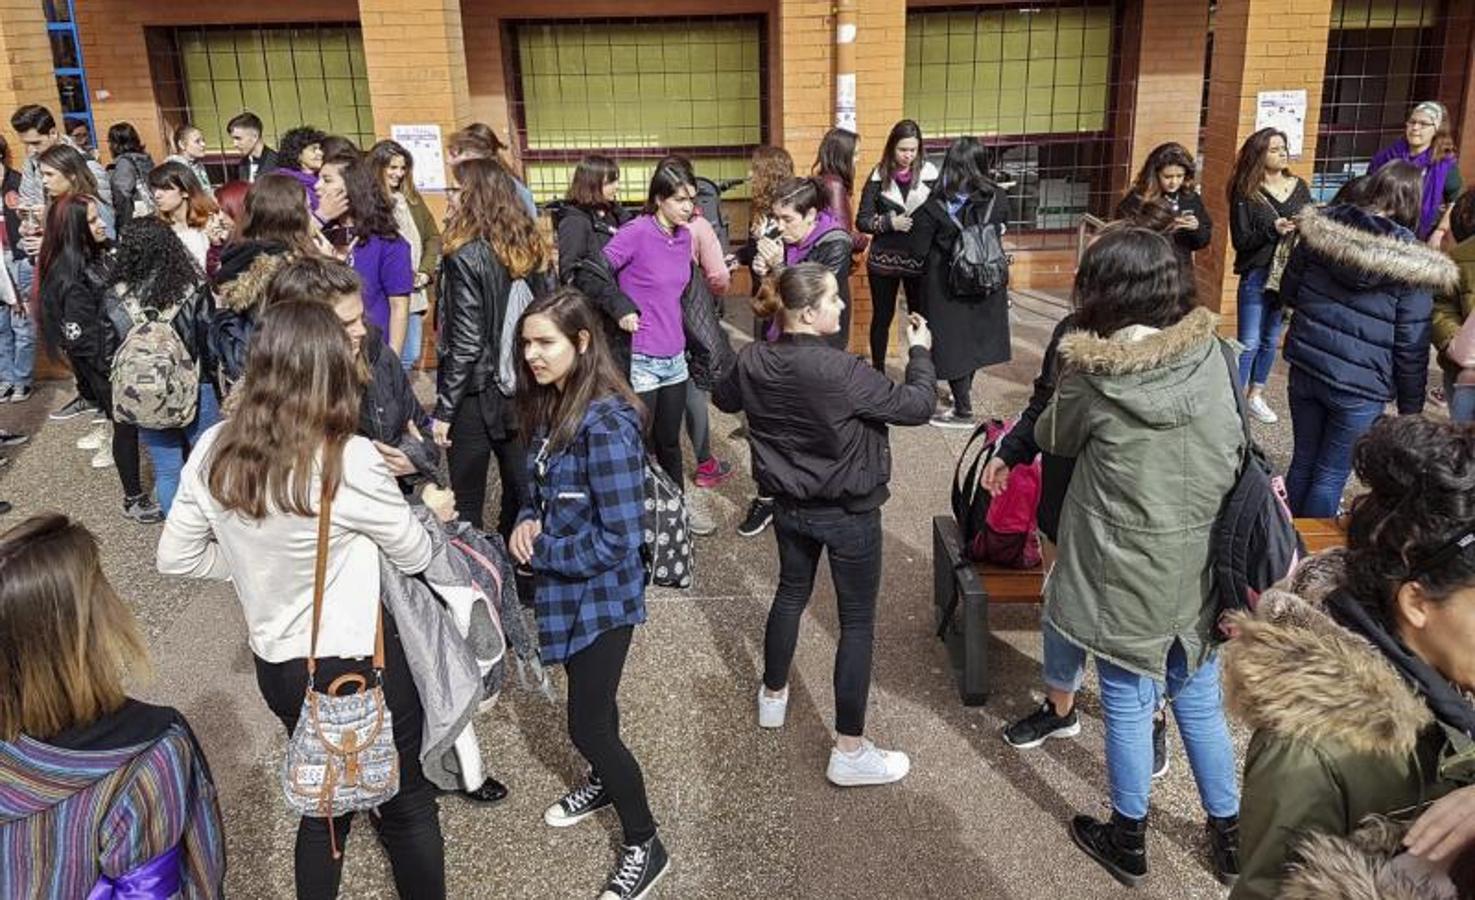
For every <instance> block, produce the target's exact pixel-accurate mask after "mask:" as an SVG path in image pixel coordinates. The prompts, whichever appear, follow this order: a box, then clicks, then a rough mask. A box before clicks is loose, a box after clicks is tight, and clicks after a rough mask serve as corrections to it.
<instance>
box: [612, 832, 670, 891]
mask: <svg viewBox="0 0 1475 900" xmlns="http://www.w3.org/2000/svg"><path fill="white" fill-rule="evenodd" d="M669 868H671V859H670V857H668V856H667V855H666V848H665V847H664V846H662V845H661V838H660V836H659V835H657V836H656V837H653V838H651V839H650V840H648V841H646V842H645V843H643V844H626V845H625V846H623V847H621V848H620V864H619V865H618V866H616V867H615V872H614V874H613V875H611V876H610V877H609V881H608V882H606V883H605V885H604V893H602V894H600V895H599V900H640V898H642V897H644V896H645V895H646V894H649V893H650V889H651V888H653V887H655V885H656V882H657V881H660V880H661V876H662V875H665V874H666V870H667V869H669Z"/></svg>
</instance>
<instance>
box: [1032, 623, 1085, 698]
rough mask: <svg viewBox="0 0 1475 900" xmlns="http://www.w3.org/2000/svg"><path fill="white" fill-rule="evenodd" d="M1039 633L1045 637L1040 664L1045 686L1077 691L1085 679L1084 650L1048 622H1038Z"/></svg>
mask: <svg viewBox="0 0 1475 900" xmlns="http://www.w3.org/2000/svg"><path fill="white" fill-rule="evenodd" d="M1040 635H1041V636H1042V637H1044V639H1045V659H1044V661H1043V662H1042V663H1041V664H1040V667H1041V668H1042V669H1044V676H1045V687H1047V688H1049V689H1050V690H1052V691H1061V692H1063V693H1067V694H1074V693H1075V692H1076V691H1079V690H1080V689H1081V682H1082V681H1084V680H1085V679H1086V651H1084V650H1082V649H1081V648H1080V647H1078V646H1076V645H1075V644H1072V643H1071V642H1070V641H1068V640H1066V639H1065V638H1064V637H1062V636H1061V634H1060V632H1059V631H1056V630H1055V626H1054V625H1051V624H1050V623H1049V622H1041V623H1040Z"/></svg>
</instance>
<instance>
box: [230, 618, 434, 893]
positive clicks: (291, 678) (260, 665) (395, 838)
mask: <svg viewBox="0 0 1475 900" xmlns="http://www.w3.org/2000/svg"><path fill="white" fill-rule="evenodd" d="M371 671H372V667H371V665H370V661H369V660H368V659H339V658H336V657H335V658H331V659H319V660H318V672H317V683H318V684H319V685H324V686H325V685H327V684H329V683H331V682H332V681H333V679H335V678H337V677H338V676H339V675H342V674H344V673H345V672H361V673H364V674H368V673H370V672H371ZM256 684H257V686H259V687H260V688H261V696H262V697H263V698H265V700H266V705H267V706H268V707H270V708H271V711H272V712H273V713H276V716H277V718H278V719H281V720H282V725H284V726H285V727H286V729H287V734H289V735H290V734H291V733H292V729H294V728H296V727H297V719H298V716H299V715H300V714H301V711H302V698H303V692H304V691H305V690H306V689H307V660H305V659H293V660H288V661H287V662H283V663H269V662H266V661H265V660H262V659H261V658H260V657H257V658H256ZM384 697H385V700H386V701H387V702H388V704H389V712H390V714H391V715H392V716H393V720H394V745H395V749H397V750H398V751H399V793H397V794H395V795H394V798H393V799H392V800H390V801H389V802H388V803H385V804H384V805H383V806H381V807H379V809H378V810H377V813H378V814H377V815H374V814H371V815H370V817H369V821H370V822H371V823H372V824H373V825H374V827H375V829H376V830H377V831H378V832H379V842H380V843H381V844H383V845H384V849H385V850H386V851H387V852H388V853H389V865H390V868H391V869H393V871H394V885H395V888H396V890H398V892H399V896H400V897H401V898H405V900H442V898H444V897H445V896H446V846H445V839H444V838H443V837H442V836H441V831H440V814H439V809H438V807H437V806H436V799H435V798H436V793H437V792H436V790H435V786H434V785H432V784H431V783H430V782H429V781H427V780H426V778H425V773H424V772H423V771H422V770H421V769H420V733H421V730H422V728H423V721H424V717H425V712H424V710H423V709H422V708H421V706H420V694H419V692H418V691H416V690H415V682H414V680H413V679H412V678H411V677H410V667H409V664H408V663H407V662H406V661H405V651H404V647H402V646H401V645H400V639H399V630H398V629H397V628H396V627H395V625H394V620H393V619H392V618H390V616H389V614H388V613H385V615H384ZM352 821H353V816H352V815H351V814H350V815H343V816H338V817H337V818H335V819H333V830H334V832H336V834H337V836H338V846H339V847H340V848H342V849H346V848H347V846H348V832H349V825H350V823H351V822H352ZM295 867H296V871H297V896H298V898H299V900H332V898H334V897H337V896H338V883H339V881H341V880H342V878H343V858H342V857H341V856H340V857H339V858H338V859H336V860H335V859H333V850H332V845H331V843H330V839H329V836H328V820H327V819H320V818H316V817H312V816H303V817H302V819H301V820H300V821H299V822H298V824H297V848H296V860H295Z"/></svg>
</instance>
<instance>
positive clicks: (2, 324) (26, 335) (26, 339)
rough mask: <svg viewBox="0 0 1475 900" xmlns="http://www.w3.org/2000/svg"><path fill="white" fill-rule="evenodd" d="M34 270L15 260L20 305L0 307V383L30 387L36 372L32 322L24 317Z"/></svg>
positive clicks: (34, 331) (30, 318)
mask: <svg viewBox="0 0 1475 900" xmlns="http://www.w3.org/2000/svg"><path fill="white" fill-rule="evenodd" d="M34 278H35V269H34V268H33V267H32V265H31V261H30V260H16V262H15V280H16V291H17V293H18V294H19V299H20V302H21V304H22V305H21V306H20V307H19V308H17V307H11V306H0V384H11V385H15V386H16V387H30V386H31V379H32V377H33V376H34V375H35V369H36V320H35V319H34V318H32V317H31V316H29V315H25V314H24V310H25V306H24V304H25V303H27V302H28V300H29V299H30V296H31V283H32V281H33V279H34Z"/></svg>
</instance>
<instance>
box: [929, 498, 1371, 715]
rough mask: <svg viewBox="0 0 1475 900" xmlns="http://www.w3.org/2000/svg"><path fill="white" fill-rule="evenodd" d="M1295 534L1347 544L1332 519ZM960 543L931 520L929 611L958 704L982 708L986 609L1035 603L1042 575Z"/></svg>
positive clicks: (1312, 547)
mask: <svg viewBox="0 0 1475 900" xmlns="http://www.w3.org/2000/svg"><path fill="white" fill-rule="evenodd" d="M1296 529H1297V530H1298V531H1300V532H1301V537H1302V538H1303V539H1304V540H1305V542H1306V549H1307V550H1308V551H1309V552H1312V553H1316V552H1319V551H1321V550H1326V549H1328V548H1330V547H1340V546H1341V545H1342V544H1343V542H1344V541H1345V539H1346V536H1345V535H1344V534H1343V532H1342V529H1341V527H1340V526H1339V525H1338V524H1337V521H1336V520H1335V519H1297V520H1296ZM962 540H963V538H962V535H961V533H960V532H959V531H958V523H957V522H956V521H954V519H953V517H952V516H937V517H935V518H934V519H933V520H932V595H933V596H932V600H933V607H934V609H933V612H934V614H935V618H936V621H937V624H938V636H939V637H940V638H941V639H942V641H943V643H944V644H945V645H946V647H947V652H948V657H949V660H950V661H951V662H952V667H953V673H954V675H955V676H956V678H957V681H958V694H959V695H960V696H961V698H962V700H963V705H964V706H981V705H982V704H983V703H985V702H986V701H987V700H988V655H989V652H990V650H991V648H990V647H989V633H990V632H989V624H988V610H989V606H990V605H992V604H995V603H1008V604H1013V603H1039V602H1040V594H1041V592H1042V591H1043V589H1044V583H1045V574H1044V570H1042V569H1006V568H1003V567H1001V566H994V565H990V564H988V563H980V562H972V561H970V560H967V559H965V558H964V557H963V547H962ZM955 598H956V606H955V607H953V611H952V614H951V615H950V616H949V615H948V613H947V611H948V609H949V607H950V606H953V603H954V599H955ZM945 618H946V623H944V619H945Z"/></svg>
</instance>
